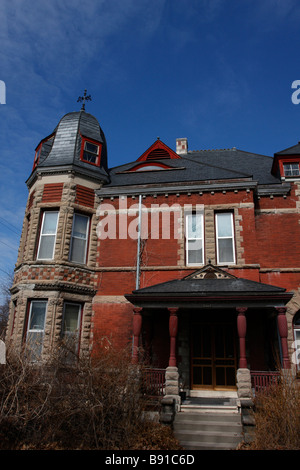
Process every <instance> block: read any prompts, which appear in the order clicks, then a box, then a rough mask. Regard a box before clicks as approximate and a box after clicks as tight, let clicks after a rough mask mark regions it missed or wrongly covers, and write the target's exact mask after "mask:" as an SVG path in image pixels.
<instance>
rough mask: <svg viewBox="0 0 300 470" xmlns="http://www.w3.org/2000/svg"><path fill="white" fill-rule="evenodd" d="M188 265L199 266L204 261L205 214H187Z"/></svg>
mask: <svg viewBox="0 0 300 470" xmlns="http://www.w3.org/2000/svg"><path fill="white" fill-rule="evenodd" d="M185 221H186V223H185V228H186V264H187V265H199V264H203V260H204V242H203V213H195V214H193V213H191V214H186V219H185Z"/></svg>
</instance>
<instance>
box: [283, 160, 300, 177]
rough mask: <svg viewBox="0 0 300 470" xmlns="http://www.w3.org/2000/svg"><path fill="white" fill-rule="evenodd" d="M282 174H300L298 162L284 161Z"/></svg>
mask: <svg viewBox="0 0 300 470" xmlns="http://www.w3.org/2000/svg"><path fill="white" fill-rule="evenodd" d="M283 169H284V176H300V169H299V163H284V164H283Z"/></svg>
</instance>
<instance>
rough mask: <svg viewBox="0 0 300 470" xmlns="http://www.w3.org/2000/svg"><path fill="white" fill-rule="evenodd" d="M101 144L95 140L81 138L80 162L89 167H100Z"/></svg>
mask: <svg viewBox="0 0 300 470" xmlns="http://www.w3.org/2000/svg"><path fill="white" fill-rule="evenodd" d="M100 159H101V144H100V143H99V142H97V141H96V140H92V139H87V138H86V137H82V143H81V151H80V160H81V161H83V162H86V163H90V164H91V165H95V166H100Z"/></svg>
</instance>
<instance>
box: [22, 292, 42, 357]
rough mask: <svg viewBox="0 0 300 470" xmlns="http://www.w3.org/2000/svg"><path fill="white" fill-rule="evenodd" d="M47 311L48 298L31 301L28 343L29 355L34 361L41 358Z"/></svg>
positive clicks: (27, 333)
mask: <svg viewBox="0 0 300 470" xmlns="http://www.w3.org/2000/svg"><path fill="white" fill-rule="evenodd" d="M46 311H47V301H46V300H32V301H31V302H30V303H29V312H28V320H27V331H26V345H27V353H28V357H29V359H30V360H31V361H33V362H35V361H38V360H39V359H40V358H41V354H42V348H43V340H44V330H45V318H46Z"/></svg>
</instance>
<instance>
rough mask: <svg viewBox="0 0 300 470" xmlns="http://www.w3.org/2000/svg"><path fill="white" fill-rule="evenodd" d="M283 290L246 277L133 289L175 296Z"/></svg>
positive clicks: (185, 281)
mask: <svg viewBox="0 0 300 470" xmlns="http://www.w3.org/2000/svg"><path fill="white" fill-rule="evenodd" d="M278 292H285V289H284V288H281V287H276V286H271V285H269V284H263V283H261V282H255V281H249V280H248V279H241V278H229V279H186V278H184V279H175V280H173V281H167V282H163V283H161V284H156V285H154V286H150V287H144V288H142V289H138V290H136V291H133V294H134V295H135V294H138V295H149V294H151V295H154V296H156V295H160V294H171V295H172V296H173V295H174V296H177V295H181V294H189V295H195V294H196V295H197V296H198V295H204V296H206V295H208V294H211V293H212V294H214V295H216V294H222V295H223V294H228V295H230V294H232V293H234V294H243V293H246V294H249V293H256V294H266V293H278Z"/></svg>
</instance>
